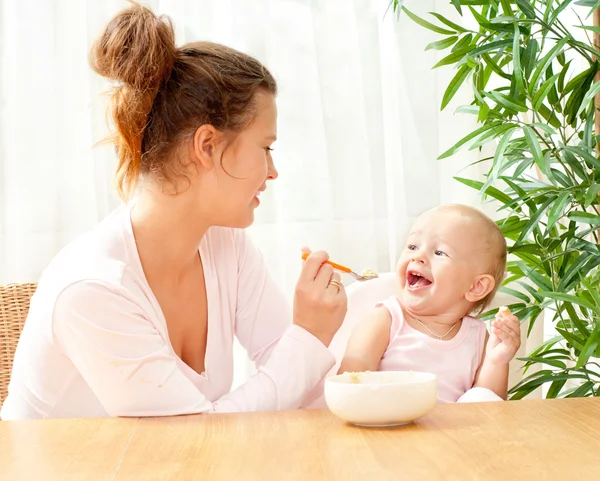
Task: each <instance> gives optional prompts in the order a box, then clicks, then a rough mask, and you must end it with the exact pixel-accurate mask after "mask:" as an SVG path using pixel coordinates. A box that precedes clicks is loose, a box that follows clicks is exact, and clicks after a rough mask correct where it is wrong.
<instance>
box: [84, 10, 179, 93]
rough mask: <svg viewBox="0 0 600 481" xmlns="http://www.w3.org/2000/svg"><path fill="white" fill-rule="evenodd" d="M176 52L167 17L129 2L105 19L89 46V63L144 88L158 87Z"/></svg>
mask: <svg viewBox="0 0 600 481" xmlns="http://www.w3.org/2000/svg"><path fill="white" fill-rule="evenodd" d="M132 3H133V2H132ZM176 52H177V47H176V45H175V32H174V30H173V25H172V23H171V20H170V19H169V18H168V17H163V16H160V17H158V16H156V15H155V14H154V13H153V12H152V11H151V10H149V9H148V8H146V7H143V6H142V5H139V4H137V3H133V5H132V6H131V7H129V8H127V9H125V10H123V11H121V12H120V13H118V14H117V15H116V16H115V17H114V18H113V19H112V20H111V21H110V22H109V24H108V25H107V27H106V29H105V30H104V32H103V33H102V35H101V36H100V38H99V39H98V40H97V41H96V43H95V44H94V46H93V48H92V52H91V58H90V63H91V65H92V68H93V69H94V70H95V71H96V72H97V73H99V74H100V75H102V76H104V77H106V78H109V79H111V80H116V81H118V82H121V83H123V84H125V85H127V86H130V87H132V88H134V89H136V90H138V91H145V90H148V89H158V87H159V86H160V84H161V82H162V81H163V80H164V79H165V78H166V77H167V76H168V74H169V72H170V71H171V69H172V68H173V64H174V62H175V56H176Z"/></svg>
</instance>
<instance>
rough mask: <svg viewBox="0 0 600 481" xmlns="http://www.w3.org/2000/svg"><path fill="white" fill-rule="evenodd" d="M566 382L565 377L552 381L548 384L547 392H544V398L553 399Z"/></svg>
mask: <svg viewBox="0 0 600 481" xmlns="http://www.w3.org/2000/svg"><path fill="white" fill-rule="evenodd" d="M563 365H564V363H563ZM565 367H566V366H565ZM562 369H565V368H564V367H563V368H562ZM566 382H567V380H566V379H561V380H559V381H554V382H553V383H552V384H550V388H549V389H548V392H547V393H546V399H555V398H556V397H557V396H558V394H559V393H560V391H561V389H562V388H563V387H564V385H565V384H566Z"/></svg>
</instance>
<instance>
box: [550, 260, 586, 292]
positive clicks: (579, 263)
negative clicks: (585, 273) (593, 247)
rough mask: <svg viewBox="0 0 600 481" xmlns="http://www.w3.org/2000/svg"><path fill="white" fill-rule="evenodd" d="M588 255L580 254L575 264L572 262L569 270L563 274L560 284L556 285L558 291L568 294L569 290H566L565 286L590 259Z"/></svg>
mask: <svg viewBox="0 0 600 481" xmlns="http://www.w3.org/2000/svg"><path fill="white" fill-rule="evenodd" d="M590 255H591V254H590V253H589V252H584V253H583V254H581V255H580V256H579V257H577V259H576V260H575V262H573V263H572V264H571V265H570V266H569V269H568V270H567V271H566V272H565V273H564V274H563V276H562V278H561V280H560V283H559V284H558V288H557V290H558V291H561V292H568V290H569V289H566V286H568V285H569V283H570V282H571V280H572V279H573V278H575V277H576V276H578V275H579V270H580V269H581V268H582V267H583V266H584V264H585V263H586V262H587V261H588V260H589V259H590Z"/></svg>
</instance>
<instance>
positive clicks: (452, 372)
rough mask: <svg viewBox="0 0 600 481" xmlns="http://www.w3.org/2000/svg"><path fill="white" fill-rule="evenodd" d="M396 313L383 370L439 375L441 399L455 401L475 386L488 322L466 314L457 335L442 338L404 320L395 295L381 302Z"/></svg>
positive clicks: (443, 401)
mask: <svg viewBox="0 0 600 481" xmlns="http://www.w3.org/2000/svg"><path fill="white" fill-rule="evenodd" d="M381 305H382V306H383V307H385V308H386V309H388V310H389V312H390V314H391V315H392V324H391V327H390V341H389V344H388V347H387V349H386V351H385V354H384V355H383V358H382V359H381V362H380V364H379V370H380V371H425V372H431V373H433V374H435V375H436V376H437V378H438V402H441V403H453V402H456V401H458V399H459V398H460V397H461V396H462V395H463V394H464V393H465V392H467V391H468V390H469V389H471V388H472V387H473V383H474V381H475V374H476V373H477V369H478V368H479V365H480V364H481V360H482V355H483V347H484V342H485V336H486V332H487V330H486V327H485V324H484V323H483V322H482V321H480V320H478V319H475V318H472V317H464V318H463V320H462V324H461V326H460V329H459V331H458V333H457V334H456V336H455V337H454V338H452V339H450V340H449V341H441V340H438V339H434V338H432V337H429V336H428V335H426V334H424V333H422V332H420V331H417V330H416V329H414V328H412V327H411V326H409V325H408V324H407V323H406V322H404V316H403V314H402V310H401V308H400V304H399V303H398V300H397V299H396V298H395V297H391V298H389V299H387V300H385V301H383V302H382V303H381Z"/></svg>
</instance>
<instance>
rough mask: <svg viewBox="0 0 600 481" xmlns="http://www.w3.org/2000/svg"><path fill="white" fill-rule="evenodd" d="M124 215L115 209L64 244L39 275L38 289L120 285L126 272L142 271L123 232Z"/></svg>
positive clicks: (121, 209) (119, 209)
mask: <svg viewBox="0 0 600 481" xmlns="http://www.w3.org/2000/svg"><path fill="white" fill-rule="evenodd" d="M123 215H124V212H123V208H118V209H116V210H115V211H113V212H112V213H111V214H109V215H108V216H107V217H106V218H105V219H104V220H102V221H101V222H100V223H99V224H97V225H96V226H94V227H93V228H92V229H90V230H89V231H87V232H85V233H83V234H81V235H80V236H78V237H76V238H75V239H73V240H72V241H70V242H69V243H68V244H67V245H65V246H64V247H63V248H62V249H61V250H60V251H59V252H58V254H57V255H56V256H55V257H54V258H53V259H52V261H51V262H50V264H49V265H48V267H47V268H46V269H45V270H44V271H43V272H42V275H41V277H40V280H39V287H38V288H45V287H49V286H52V287H53V288H54V289H53V290H56V289H58V290H62V289H63V288H65V287H66V286H67V285H70V284H74V283H76V282H78V281H85V280H93V281H99V282H105V283H107V284H112V285H120V284H122V282H123V277H124V276H125V275H126V273H127V272H128V271H133V272H135V271H138V270H141V267H139V268H138V266H137V265H136V263H135V259H132V255H131V254H132V253H131V248H132V246H131V245H130V243H129V242H127V238H126V237H127V236H126V232H124V230H123V223H122V219H123ZM133 248H135V244H134V245H133ZM138 264H139V259H138Z"/></svg>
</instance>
